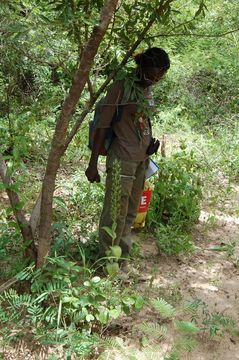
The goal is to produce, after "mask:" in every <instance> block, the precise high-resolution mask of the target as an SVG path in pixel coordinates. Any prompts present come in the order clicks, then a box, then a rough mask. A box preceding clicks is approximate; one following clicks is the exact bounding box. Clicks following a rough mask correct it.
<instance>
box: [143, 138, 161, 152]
mask: <svg viewBox="0 0 239 360" xmlns="http://www.w3.org/2000/svg"><path fill="white" fill-rule="evenodd" d="M159 145H160V141H159V140H156V139H155V138H152V139H151V141H150V144H149V147H148V149H147V152H146V153H147V155H153V154H156V152H157V151H158V148H159Z"/></svg>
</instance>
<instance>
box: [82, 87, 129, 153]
mask: <svg viewBox="0 0 239 360" xmlns="http://www.w3.org/2000/svg"><path fill="white" fill-rule="evenodd" d="M128 98H129V96H127V95H126V91H125V90H124V91H123V94H122V95H121V100H120V103H123V104H122V105H121V104H120V103H119V104H118V105H117V107H116V110H115V113H114V115H113V117H112V120H111V123H110V127H109V128H108V129H106V135H105V142H104V144H103V145H102V146H101V148H100V151H99V155H103V156H106V155H107V153H108V150H109V148H110V145H111V144H112V142H113V140H114V138H115V134H114V130H113V127H114V125H115V123H117V122H118V121H120V120H121V118H122V115H123V111H124V106H125V103H126V102H127V101H128ZM104 103H105V97H103V98H102V99H101V100H100V101H98V103H97V104H96V106H95V112H94V117H93V120H92V121H91V122H90V123H89V143H88V147H89V149H90V150H92V149H93V144H94V140H95V137H96V136H97V130H98V124H99V120H100V113H101V107H102V106H103V105H104Z"/></svg>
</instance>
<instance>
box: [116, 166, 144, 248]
mask: <svg viewBox="0 0 239 360" xmlns="http://www.w3.org/2000/svg"><path fill="white" fill-rule="evenodd" d="M147 166H148V161H147V160H146V161H141V162H140V163H139V165H138V167H137V170H136V174H135V180H134V182H133V187H132V191H131V194H130V197H129V203H128V213H127V216H126V219H125V227H124V231H123V233H122V237H121V241H120V244H121V247H122V250H123V254H125V255H127V254H129V252H130V250H131V247H132V236H131V228H132V225H133V223H134V220H135V218H136V215H137V210H138V207H139V203H140V199H141V195H142V191H143V187H144V181H145V172H146V168H147Z"/></svg>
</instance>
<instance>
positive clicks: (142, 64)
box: [85, 47, 170, 256]
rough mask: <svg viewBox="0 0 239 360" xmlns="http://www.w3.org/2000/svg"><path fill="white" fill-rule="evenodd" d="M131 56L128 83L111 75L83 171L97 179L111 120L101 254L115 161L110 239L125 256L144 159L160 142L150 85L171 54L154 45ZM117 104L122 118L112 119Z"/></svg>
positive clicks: (162, 71)
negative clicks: (115, 203)
mask: <svg viewBox="0 0 239 360" xmlns="http://www.w3.org/2000/svg"><path fill="white" fill-rule="evenodd" d="M134 60H135V62H136V65H137V66H136V69H135V74H134V78H133V81H132V82H131V87H129V82H128V81H127V78H126V79H125V80H117V81H115V82H114V83H113V84H112V85H111V87H110V88H109V90H108V92H107V95H106V97H105V99H104V102H103V104H102V106H101V111H100V118H99V122H98V127H97V136H96V138H95V141H94V144H93V148H92V153H91V158H90V161H89V166H88V168H87V170H86V172H85V174H86V177H87V178H88V180H89V181H90V182H95V181H96V182H100V175H99V172H98V169H97V163H98V157H99V153H100V149H101V148H102V144H104V141H105V137H106V133H107V129H109V128H110V127H111V126H113V132H114V139H113V142H112V144H111V146H110V148H109V150H108V154H107V158H106V173H107V176H106V185H105V198H104V205H103V209H102V213H101V218H100V223H99V244H100V253H101V255H104V254H105V253H106V251H107V250H108V249H109V247H110V246H111V245H112V238H111V237H110V236H109V234H108V232H107V231H105V229H104V227H108V228H111V227H112V216H111V203H112V186H113V183H112V181H113V171H114V166H113V165H114V163H115V161H118V163H119V164H120V174H119V176H120V184H121V192H120V199H119V214H118V216H117V219H116V239H115V241H114V245H119V246H120V247H121V249H122V255H123V256H127V255H129V253H130V250H131V247H132V239H131V227H132V225H133V222H134V220H135V217H136V214H137V209H138V205H139V202H140V198H141V193H142V190H143V186H144V181H145V172H146V169H147V167H148V162H149V160H148V159H149V156H150V155H152V154H153V153H156V152H157V150H158V147H159V141H158V140H156V139H154V138H153V137H152V129H151V122H150V112H151V105H152V104H151V96H150V89H151V86H152V85H154V84H156V83H157V82H158V81H160V79H161V78H162V77H163V75H164V74H165V73H166V72H167V70H168V69H169V68H170V60H169V56H168V54H167V53H166V52H165V51H164V50H163V49H161V48H157V47H153V48H149V49H147V50H146V51H145V52H143V53H141V54H138V55H136V56H135V58H134ZM127 84H128V85H127ZM126 88H127V89H128V90H126ZM129 89H130V90H129ZM127 91H128V92H129V94H128V96H126V93H127ZM119 106H122V109H121V110H122V113H121V116H120V120H119V121H117V122H115V123H114V124H113V125H112V118H113V116H114V114H115V112H117V111H119Z"/></svg>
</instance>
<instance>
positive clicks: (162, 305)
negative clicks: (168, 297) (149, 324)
mask: <svg viewBox="0 0 239 360" xmlns="http://www.w3.org/2000/svg"><path fill="white" fill-rule="evenodd" d="M151 305H152V306H153V308H154V309H155V310H157V311H158V312H159V313H160V315H162V316H163V317H166V318H171V317H173V316H174V315H175V314H176V309H175V308H174V307H173V306H172V305H170V304H169V303H168V302H167V301H165V300H164V299H162V298H161V299H155V300H152V301H151Z"/></svg>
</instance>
